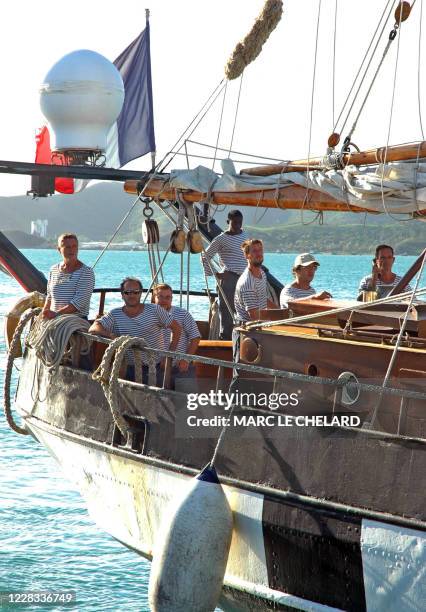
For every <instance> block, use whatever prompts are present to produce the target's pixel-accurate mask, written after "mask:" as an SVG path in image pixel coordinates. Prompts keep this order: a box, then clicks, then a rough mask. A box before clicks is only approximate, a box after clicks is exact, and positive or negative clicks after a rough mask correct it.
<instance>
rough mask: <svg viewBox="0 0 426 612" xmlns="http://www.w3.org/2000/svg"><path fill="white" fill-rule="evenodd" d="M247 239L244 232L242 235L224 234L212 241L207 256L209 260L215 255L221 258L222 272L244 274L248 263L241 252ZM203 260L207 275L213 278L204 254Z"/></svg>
mask: <svg viewBox="0 0 426 612" xmlns="http://www.w3.org/2000/svg"><path fill="white" fill-rule="evenodd" d="M247 239H248V235H247V234H246V232H244V231H242V232H241V234H228V233H227V232H222V233H221V234H219V236H216V238H214V239H213V240H212V241H211V243H210V244H209V246H208V247H207V249H206V255H207V256H208V259H209V260H211V259H212V258H213V257H214V256H215V255H217V256H218V257H219V263H220V266H221V269H220V272H235V273H236V274H242V273H243V272H244V270H245V269H246V267H247V261H246V258H245V257H244V253H243V252H242V250H241V245H242V244H243V242H244V241H245V240H247ZM201 259H202V263H203V266H204V270H205V272H206V275H207V276H213V273H212V271H211V269H210V265H209V263H208V261H206V257H205V256H204V253H203V254H202V256H201ZM212 267H213V266H212Z"/></svg>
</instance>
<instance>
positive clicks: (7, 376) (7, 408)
mask: <svg viewBox="0 0 426 612" xmlns="http://www.w3.org/2000/svg"><path fill="white" fill-rule="evenodd" d="M40 311H41V308H34V309H33V310H30V311H29V312H28V311H25V312H24V313H22V315H21V317H20V319H19V323H18V325H17V326H16V329H15V333H14V334H13V338H12V342H11V343H10V347H9V352H8V354H7V361H6V369H5V373H4V399H3V408H4V415H5V417H6V421H7V424H8V425H9V427H10V428H11V429H13V431H15V432H16V433H18V434H22V435H23V436H27V435H28V434H29V432H28V431H27V430H26V429H24V428H23V427H20V426H19V425H18V424H17V423H15V420H14V418H13V415H12V403H11V400H10V383H11V380H12V370H13V362H14V361H15V352H16V349H17V347H18V344H19V342H20V340H21V335H22V332H23V330H24V328H25V326H26V324H27V323H28V321H31V320H32V319H33V318H34V317H35V316H36V315H38V313H39V312H40Z"/></svg>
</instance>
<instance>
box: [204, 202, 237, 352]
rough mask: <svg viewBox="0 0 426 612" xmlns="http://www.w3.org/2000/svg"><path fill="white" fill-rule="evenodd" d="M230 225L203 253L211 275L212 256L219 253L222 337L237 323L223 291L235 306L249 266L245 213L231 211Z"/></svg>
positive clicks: (232, 305)
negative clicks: (245, 248) (245, 251)
mask: <svg viewBox="0 0 426 612" xmlns="http://www.w3.org/2000/svg"><path fill="white" fill-rule="evenodd" d="M228 224H229V227H228V229H227V230H226V231H225V232H222V233H221V234H219V235H218V236H216V238H214V239H213V240H212V242H211V244H210V245H209V246H208V248H207V249H206V256H204V254H203V255H202V256H201V258H202V263H203V266H204V270H205V272H206V275H207V276H212V275H213V274H214V270H213V264H212V263H211V259H212V258H213V257H214V256H215V255H217V256H218V258H219V263H220V266H221V270H220V271H219V272H217V273H216V278H217V280H218V284H220V289H221V291H219V289H218V293H219V317H220V339H221V340H230V339H231V337H232V329H233V326H234V323H233V319H232V315H231V313H230V312H229V308H228V305H227V304H226V302H225V299H224V297H223V295H222V292H223V293H224V294H225V297H226V300H227V301H228V304H229V307H230V308H231V309H232V311H233V313H234V312H235V310H234V296H235V287H236V285H237V281H238V279H239V278H240V275H241V274H242V273H243V272H244V270H245V269H246V260H245V257H244V255H243V253H242V251H241V245H242V244H243V242H244V241H245V240H247V234H246V232H245V231H244V230H243V229H242V225H243V215H242V213H241V212H240V211H239V210H231V211H230V212H229V213H228Z"/></svg>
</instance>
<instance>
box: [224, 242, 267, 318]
mask: <svg viewBox="0 0 426 612" xmlns="http://www.w3.org/2000/svg"><path fill="white" fill-rule="evenodd" d="M241 249H242V251H243V253H244V258H245V260H246V262H247V267H246V268H245V270H244V272H243V273H242V274H241V276H240V278H239V279H238V282H237V286H236V289H235V300H234V304H235V311H236V314H237V322H238V323H244V322H245V321H255V320H257V319H259V318H260V314H259V312H260V310H263V309H265V308H275V304H274V302H272V301H271V300H269V299H268V283H267V280H266V274H265V272H264V271H263V270H262V263H263V242H262V241H261V240H258V239H250V240H246V241H245V242H243V244H242V245H241Z"/></svg>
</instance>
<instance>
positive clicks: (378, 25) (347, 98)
mask: <svg viewBox="0 0 426 612" xmlns="http://www.w3.org/2000/svg"><path fill="white" fill-rule="evenodd" d="M396 2H397V0H388V2H387V4H386V6H385V8H384V10H383V13H382V14H381V16H380V19H379V22H378V24H377V27H376V30H375V32H374V34H373V36H372V38H371V41H370V44H369V45H368V48H367V51H366V52H365V54H364V57H363V59H362V62H361V64H360V67H359V69H358V72H357V73H356V75H355V78H354V80H353V83H352V86H351V88H350V90H349V93H348V95H347V96H346V100H345V101H344V103H343V106H342V109H341V111H340V113H339V116H338V117H337V120H336V123H335V125H334V128H333V132H335V131H336V129H337V125H338V123H339V121H340V119H341V117H342V115H343V111H344V110H345V107H346V105H347V103H348V100H349V98H350V96H351V94H352V92H353V90H354V87H355V83H356V81H357V79H358V77H359V75H360V74H361V70H362V67H363V65H364V63H365V61H366V59H367V56H368V53H369V52H370V49H371V46H372V44H373V41H374V39H375V37H376V35H377V32H378V30H379V27H380V24H381V22H382V21H383V17H384V15H385V13H386V10H387V8H388V6H389V5H390V4H391V3H393V4H392V6H391V8H390V9H389V12H388V15H387V17H386V19H385V21H384V23H383V26H382V30H381V32H380V34H379V36H378V39H377V42H376V45H375V47H374V50H373V52H372V54H371V57H370V60H369V62H368V64H367V67H366V68H365V71H364V76H363V77H362V79H361V82H360V84H359V86H358V89H357V91H356V94H355V96H354V99H353V101H352V104H351V106H350V108H349V110H348V112H347V114H346V119H345V121H344V122H343V125H342V127H341V128H340V132H343V130H344V128H345V126H346V123H347V121H348V119H349V115H350V113H351V111H352V108H353V106H354V104H355V101H356V99H357V97H358V94H359V91H360V89H361V87H362V84H363V82H364V80H365V78H366V76H367V72H368V69H369V67H370V65H371V62H372V60H373V58H374V55H375V53H376V50H377V47H378V46H379V43H380V40H381V37H382V35H383V32H384V30H385V28H386V24H387V21H388V19H389V17H390V15H391V14H392V10H393V5H394V4H396Z"/></svg>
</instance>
